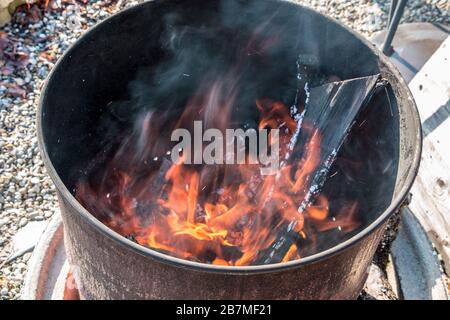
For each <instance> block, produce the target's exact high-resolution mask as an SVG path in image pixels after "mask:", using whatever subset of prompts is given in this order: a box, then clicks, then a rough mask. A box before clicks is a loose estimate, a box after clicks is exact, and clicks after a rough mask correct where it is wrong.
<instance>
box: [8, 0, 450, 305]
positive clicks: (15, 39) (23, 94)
mask: <svg viewBox="0 0 450 320" xmlns="http://www.w3.org/2000/svg"><path fill="white" fill-rule="evenodd" d="M42 2H44V1H42ZM139 2H142V1H123V0H98V1H88V0H79V1H76V0H54V1H50V4H49V6H48V7H47V8H45V7H44V5H43V4H42V3H41V4H39V5H31V6H29V7H27V6H23V7H21V8H20V9H19V11H18V12H16V13H15V14H14V16H13V20H12V21H11V22H10V23H8V24H7V25H6V26H4V27H3V28H0V299H5V300H6V299H19V298H20V289H21V286H22V283H23V279H24V276H25V274H26V272H27V261H28V259H29V257H30V255H31V253H26V254H24V255H22V256H21V257H19V258H16V259H15V260H14V261H12V262H8V263H5V261H6V259H7V258H8V257H9V256H10V255H11V253H13V251H14V249H13V241H12V239H13V237H14V235H15V234H17V232H18V231H19V230H20V229H21V228H23V227H25V226H26V225H27V224H28V223H30V222H33V221H45V220H48V219H50V218H51V217H52V215H53V214H55V212H57V211H58V206H57V199H56V195H55V190H54V187H53V185H52V183H51V181H50V179H49V177H48V176H47V174H46V173H45V169H44V166H43V163H42V160H41V158H40V155H39V153H38V146H37V138H36V126H35V121H36V106H37V100H38V98H39V92H40V88H41V86H42V83H43V80H44V79H45V78H46V76H47V74H48V72H49V70H51V68H52V67H53V65H54V64H55V62H56V60H57V59H58V58H59V57H60V56H61V54H62V53H63V52H64V51H65V50H66V49H67V48H68V46H69V45H70V44H72V43H73V42H74V41H75V40H77V39H78V38H79V37H80V36H81V34H83V32H84V31H85V30H87V29H88V28H89V27H91V26H93V25H94V24H95V23H97V22H99V21H101V20H103V19H105V18H106V17H108V16H109V15H111V14H112V13H115V12H117V11H119V10H122V9H123V8H125V7H128V6H132V5H135V4H137V3H139ZM297 2H299V3H302V4H304V5H307V6H310V7H313V8H314V9H316V10H318V11H320V12H322V13H325V14H327V15H330V16H332V17H334V18H336V19H338V20H340V21H341V22H342V23H344V24H346V25H348V26H349V27H351V28H353V29H355V30H357V31H358V32H360V33H361V34H363V35H364V36H366V37H369V36H371V35H372V34H373V33H374V32H376V31H380V30H382V29H383V28H385V27H386V21H387V16H388V12H389V3H390V1H387V0H349V1H345V0H326V1H325V0H311V1H306V0H298V1H297ZM403 21H404V22H441V23H445V24H450V4H449V2H448V1H447V0H410V1H408V7H407V9H406V11H405V15H404V17H403Z"/></svg>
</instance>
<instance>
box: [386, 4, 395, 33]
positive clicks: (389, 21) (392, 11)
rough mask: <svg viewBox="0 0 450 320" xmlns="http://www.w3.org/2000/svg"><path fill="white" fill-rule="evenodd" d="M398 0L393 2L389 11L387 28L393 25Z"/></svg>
mask: <svg viewBox="0 0 450 320" xmlns="http://www.w3.org/2000/svg"><path fill="white" fill-rule="evenodd" d="M397 4H398V0H392V1H391V8H390V9H389V18H388V23H387V28H389V26H390V25H391V22H392V17H393V16H394V12H395V9H396V8H397Z"/></svg>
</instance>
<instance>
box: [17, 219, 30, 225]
mask: <svg viewBox="0 0 450 320" xmlns="http://www.w3.org/2000/svg"><path fill="white" fill-rule="evenodd" d="M27 223H28V219H27V218H22V219H20V221H19V227H24V226H26V224H27Z"/></svg>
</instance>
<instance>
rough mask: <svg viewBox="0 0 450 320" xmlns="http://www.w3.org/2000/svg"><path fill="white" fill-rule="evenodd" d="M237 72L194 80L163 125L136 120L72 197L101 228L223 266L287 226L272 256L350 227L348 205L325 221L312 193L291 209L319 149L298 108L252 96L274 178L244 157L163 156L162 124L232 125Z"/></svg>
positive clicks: (291, 254)
mask: <svg viewBox="0 0 450 320" xmlns="http://www.w3.org/2000/svg"><path fill="white" fill-rule="evenodd" d="M268 45H269V44H267V46H268ZM261 50H264V47H262V48H260V49H259V51H258V52H260V51H261ZM238 73H239V70H231V71H230V73H229V74H227V75H225V76H224V77H223V79H219V80H217V81H213V82H211V83H206V84H201V85H200V86H199V88H200V89H199V90H198V92H196V93H195V94H194V95H193V97H192V98H191V99H190V101H188V102H187V105H186V107H185V108H184V112H183V113H182V114H181V115H179V116H173V117H174V118H173V119H169V120H170V121H162V120H161V119H164V115H163V114H160V113H158V112H157V111H154V112H147V113H146V114H145V115H143V116H141V117H139V119H140V122H139V126H138V128H137V130H136V131H137V132H138V134H137V135H136V134H135V132H134V133H132V134H130V135H129V136H127V137H125V138H124V137H121V141H120V144H119V147H118V148H117V150H115V151H114V152H113V154H112V157H111V158H110V159H109V160H108V161H106V163H105V164H104V165H103V167H102V168H101V169H100V170H99V171H97V172H93V173H91V174H90V176H89V177H88V179H85V180H80V182H79V183H78V185H77V188H76V197H77V199H78V200H79V201H80V202H81V203H82V204H83V205H84V206H85V208H86V209H87V210H89V211H90V212H92V213H93V214H94V215H95V216H96V217H97V218H99V219H100V220H101V221H102V222H103V223H105V224H106V225H108V226H109V227H110V228H112V229H113V230H115V231H116V232H118V233H119V234H121V235H123V236H126V237H128V238H130V239H132V240H134V241H136V242H137V243H139V244H141V245H143V246H146V247H149V248H152V249H154V250H157V251H160V252H163V253H166V254H169V255H172V256H175V257H179V258H182V259H187V260H191V261H197V262H203V263H211V264H215V265H222V266H245V265H252V264H255V263H257V262H256V261H257V260H258V259H260V255H261V254H262V252H264V250H266V249H268V248H270V247H271V246H272V244H273V243H274V241H276V240H277V237H278V236H280V235H283V233H284V232H286V231H285V230H286V226H291V228H290V229H291V230H290V232H294V233H295V234H296V235H297V236H298V237H296V238H298V241H293V242H292V243H289V247H288V248H287V250H286V252H284V253H283V257H282V259H281V260H280V261H279V262H287V261H291V260H296V259H300V258H301V256H300V252H301V249H302V241H304V240H305V239H308V238H310V237H312V236H313V234H312V233H311V232H322V231H326V230H330V229H334V228H338V227H339V228H340V229H341V230H343V231H344V232H349V231H351V230H354V229H355V228H356V227H357V226H358V223H357V222H356V221H357V220H356V219H355V217H354V216H355V214H356V212H357V210H358V208H357V206H356V205H353V206H351V207H349V208H342V210H343V211H342V212H338V214H337V215H336V216H334V215H332V216H333V219H330V206H329V201H328V199H327V198H326V196H325V195H323V194H319V195H317V196H315V197H314V199H313V200H312V201H311V202H310V203H308V205H307V206H306V208H304V209H302V210H299V206H300V204H302V203H303V202H304V200H305V198H306V197H307V194H308V192H309V187H310V186H309V184H308V183H309V182H310V181H311V179H312V177H311V175H312V173H313V172H314V170H315V169H316V168H317V167H318V166H319V165H320V159H321V152H322V150H321V133H320V132H319V131H318V130H316V129H315V128H314V126H313V124H311V123H306V122H304V121H303V122H304V123H302V120H300V118H299V117H298V116H299V115H300V114H301V112H302V109H304V106H297V107H298V108H297V109H298V110H297V111H295V112H293V111H290V108H288V107H287V106H286V105H285V104H284V103H282V102H280V101H276V100H271V99H268V98H263V99H258V100H256V101H255V106H254V111H255V113H257V114H258V115H259V120H258V124H257V127H258V128H259V129H264V128H268V129H278V130H279V132H280V134H279V135H280V136H279V141H280V152H279V158H280V166H279V168H278V170H277V172H276V174H272V175H263V174H261V166H260V165H258V164H249V163H246V164H233V165H226V164H218V165H198V164H196V165H188V164H185V163H183V161H182V160H183V157H184V156H185V155H183V154H181V158H180V161H179V162H177V163H172V162H170V161H169V160H168V157H167V155H168V154H169V153H170V144H169V143H164V141H163V139H164V137H165V136H164V134H163V131H164V129H167V128H163V127H162V126H163V125H167V123H171V124H172V126H173V127H172V128H171V129H177V128H186V129H188V130H192V126H193V123H194V121H197V120H202V121H203V123H204V124H205V126H206V127H207V128H218V129H219V130H222V131H224V130H225V129H226V128H227V127H228V126H230V125H231V123H232V119H231V118H232V115H233V108H234V107H235V99H236V97H237V96H238V94H239V86H238V85H237V80H236V79H239V76H238ZM206 78H208V77H206ZM164 120H167V119H164ZM163 123H164V124H163ZM300 126H301V131H302V133H303V134H306V135H307V136H308V138H307V140H306V143H305V145H303V146H302V148H303V150H302V152H301V156H299V158H296V159H294V160H293V159H291V157H292V153H293V150H292V149H293V147H292V143H291V142H292V141H293V139H294V138H295V135H297V134H298V132H299V127H300ZM269 132H270V131H269ZM271 138H273V137H271V136H269V137H268V141H269V142H270V144H269V145H270V148H272V147H273V144H272V140H273V139H271ZM225 156H226V155H225ZM247 157H251V155H250V154H248V155H247ZM345 210H347V211H348V212H350V214H346V212H345ZM307 225H308V226H311V227H310V228H306V226H307ZM308 230H313V231H311V232H309V231H308ZM314 230H315V231H314Z"/></svg>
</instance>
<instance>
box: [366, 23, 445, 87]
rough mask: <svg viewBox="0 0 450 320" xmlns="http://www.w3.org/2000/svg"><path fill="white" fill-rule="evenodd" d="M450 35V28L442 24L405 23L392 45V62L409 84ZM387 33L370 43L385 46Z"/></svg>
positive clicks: (382, 33) (378, 33)
mask: <svg viewBox="0 0 450 320" xmlns="http://www.w3.org/2000/svg"><path fill="white" fill-rule="evenodd" d="M449 34H450V28H449V27H446V26H444V25H441V24H431V23H405V24H401V25H399V27H398V30H397V33H396V34H395V37H394V41H393V43H392V47H393V52H392V54H391V55H390V60H391V62H392V63H393V64H394V65H395V66H396V67H397V68H398V69H399V71H400V73H401V74H402V76H403V78H405V80H406V82H407V83H409V82H410V81H411V80H412V78H413V77H414V76H415V75H416V73H417V72H419V70H420V69H422V67H423V65H424V64H425V62H427V61H428V59H429V58H430V57H431V56H432V55H433V53H434V52H435V51H436V50H437V49H438V48H439V46H440V45H441V43H442V42H443V41H444V40H445V39H446V38H447V36H448V35H449ZM385 37H386V31H380V32H377V33H375V34H374V35H373V36H372V38H371V39H370V41H372V42H373V43H374V44H375V45H376V46H377V47H381V46H382V45H383V42H384V39H385Z"/></svg>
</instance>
